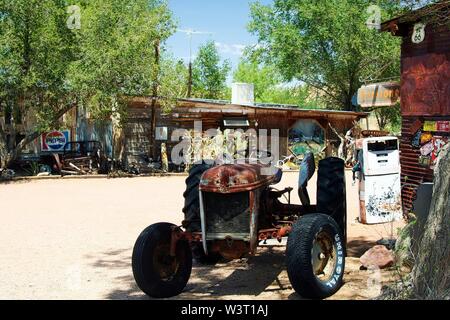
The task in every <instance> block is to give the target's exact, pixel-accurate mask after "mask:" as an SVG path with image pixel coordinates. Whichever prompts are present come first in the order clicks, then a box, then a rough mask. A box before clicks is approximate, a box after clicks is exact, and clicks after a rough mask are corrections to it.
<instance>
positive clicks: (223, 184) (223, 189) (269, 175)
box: [199, 164, 281, 193]
mask: <svg viewBox="0 0 450 320" xmlns="http://www.w3.org/2000/svg"><path fill="white" fill-rule="evenodd" d="M280 180H281V170H279V169H277V168H274V167H271V166H270V165H263V164H225V165H220V166H217V167H214V168H211V169H209V170H207V171H206V172H205V173H204V174H203V175H202V178H201V180H200V186H199V188H200V190H201V191H204V192H217V193H236V192H245V191H251V190H255V189H258V188H261V187H264V186H268V185H271V184H275V183H278V182H279V181H280Z"/></svg>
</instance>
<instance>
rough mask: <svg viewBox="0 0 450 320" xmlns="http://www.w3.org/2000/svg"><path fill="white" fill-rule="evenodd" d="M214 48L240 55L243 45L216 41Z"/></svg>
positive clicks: (242, 51)
mask: <svg viewBox="0 0 450 320" xmlns="http://www.w3.org/2000/svg"><path fill="white" fill-rule="evenodd" d="M215 44H216V48H217V49H218V50H219V51H220V52H221V53H225V54H231V55H235V56H242V54H243V53H244V49H245V47H246V46H245V45H243V44H226V43H221V42H216V43H215Z"/></svg>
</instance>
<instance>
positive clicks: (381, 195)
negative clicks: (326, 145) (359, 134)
mask: <svg viewBox="0 0 450 320" xmlns="http://www.w3.org/2000/svg"><path fill="white" fill-rule="evenodd" d="M362 152H363V155H362V157H360V158H361V160H362V164H361V172H362V176H361V179H360V182H359V191H360V222H362V223H364V224H378V223H387V222H392V221H396V220H400V219H401V218H402V200H401V181H400V179H401V178H400V151H399V141H398V139H397V138H396V137H378V138H367V139H364V141H363V148H362Z"/></svg>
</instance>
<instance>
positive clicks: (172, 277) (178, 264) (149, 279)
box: [132, 223, 192, 298]
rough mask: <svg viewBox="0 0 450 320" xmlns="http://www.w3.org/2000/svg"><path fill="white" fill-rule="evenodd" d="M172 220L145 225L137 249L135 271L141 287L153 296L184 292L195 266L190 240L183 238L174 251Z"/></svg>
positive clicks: (134, 259)
mask: <svg viewBox="0 0 450 320" xmlns="http://www.w3.org/2000/svg"><path fill="white" fill-rule="evenodd" d="M173 227H175V225H173V224H170V223H157V224H153V225H151V226H150V227H148V228H147V229H145V230H144V231H143V232H142V233H141V235H140V236H139V238H138V239H137V241H136V244H135V245H134V249H133V257H132V267H133V275H134V279H135V280H136V283H137V285H138V286H139V288H140V289H141V290H142V291H144V292H145V293H146V294H147V295H148V296H150V297H153V298H168V297H173V296H176V295H178V294H180V293H181V292H182V291H183V289H184V288H185V287H186V284H187V282H188V281H189V277H190V275H191V270H192V254H191V249H190V246H189V243H188V242H187V241H183V240H179V241H178V242H177V245H176V250H175V256H174V257H172V256H171V255H170V245H171V236H172V229H173Z"/></svg>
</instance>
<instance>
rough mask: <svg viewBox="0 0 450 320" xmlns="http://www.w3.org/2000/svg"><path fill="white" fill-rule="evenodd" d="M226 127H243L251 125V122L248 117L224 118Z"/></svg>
mask: <svg viewBox="0 0 450 320" xmlns="http://www.w3.org/2000/svg"><path fill="white" fill-rule="evenodd" d="M223 125H224V127H232V128H242V127H250V122H249V121H248V120H247V119H239V118H235V119H224V120H223Z"/></svg>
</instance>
